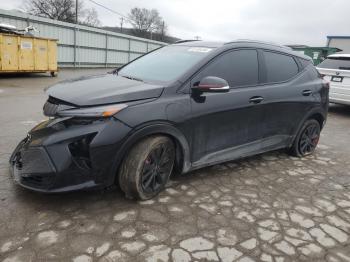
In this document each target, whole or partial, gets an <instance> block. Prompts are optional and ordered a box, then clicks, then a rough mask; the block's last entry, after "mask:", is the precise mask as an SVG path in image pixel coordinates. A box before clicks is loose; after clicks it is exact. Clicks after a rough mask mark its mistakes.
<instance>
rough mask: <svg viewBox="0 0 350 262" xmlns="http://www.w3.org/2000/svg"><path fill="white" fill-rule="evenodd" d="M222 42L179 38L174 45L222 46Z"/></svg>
mask: <svg viewBox="0 0 350 262" xmlns="http://www.w3.org/2000/svg"><path fill="white" fill-rule="evenodd" d="M224 44H225V43H224V42H210V41H201V40H181V41H179V42H178V43H174V45H184V46H195V47H212V48H215V47H220V46H223V45H224Z"/></svg>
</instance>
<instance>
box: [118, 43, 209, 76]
mask: <svg viewBox="0 0 350 262" xmlns="http://www.w3.org/2000/svg"><path fill="white" fill-rule="evenodd" d="M212 50H213V48H207V47H190V46H176V45H175V46H167V47H163V48H160V49H158V50H156V51H154V52H151V53H149V54H147V55H145V56H143V57H140V58H139V59H137V60H135V61H134V62H131V63H130V64H128V65H126V66H124V67H123V68H121V69H120V70H119V71H118V75H121V76H127V77H130V78H135V79H140V80H143V81H156V82H170V81H173V80H176V79H177V78H178V77H180V76H181V75H182V74H184V73H185V72H186V71H187V70H189V69H190V68H191V67H192V66H194V65H195V64H196V63H198V62H199V61H200V60H201V59H203V58H204V57H206V56H207V55H208V54H209V53H210V52H211V51H212Z"/></svg>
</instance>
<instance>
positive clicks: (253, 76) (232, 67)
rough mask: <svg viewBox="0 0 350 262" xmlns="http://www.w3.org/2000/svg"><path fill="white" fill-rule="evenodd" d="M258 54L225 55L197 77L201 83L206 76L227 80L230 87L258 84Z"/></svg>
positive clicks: (238, 53)
mask: <svg viewBox="0 0 350 262" xmlns="http://www.w3.org/2000/svg"><path fill="white" fill-rule="evenodd" d="M258 72H259V70H258V54H257V51H256V50H236V51H231V52H229V53H225V54H223V55H221V56H220V57H218V58H216V59H215V60H214V61H213V62H211V63H210V64H209V65H207V66H206V67H205V68H204V69H203V70H202V71H201V72H200V73H199V75H198V76H197V78H196V79H198V80H197V81H199V80H200V79H202V78H203V77H206V76H216V77H220V78H223V79H225V80H226V81H227V82H228V83H229V85H230V87H239V86H250V85H256V84H258V80H259V79H258V78H259V76H258V75H259V73H258Z"/></svg>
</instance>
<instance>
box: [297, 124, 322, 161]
mask: <svg viewBox="0 0 350 262" xmlns="http://www.w3.org/2000/svg"><path fill="white" fill-rule="evenodd" d="M319 138H320V128H319V126H318V125H317V124H310V125H308V126H307V127H306V128H305V129H304V131H303V133H302V134H301V137H300V140H299V152H300V153H301V154H302V155H309V154H311V153H312V152H313V151H314V150H315V148H316V146H317V144H318V140H319Z"/></svg>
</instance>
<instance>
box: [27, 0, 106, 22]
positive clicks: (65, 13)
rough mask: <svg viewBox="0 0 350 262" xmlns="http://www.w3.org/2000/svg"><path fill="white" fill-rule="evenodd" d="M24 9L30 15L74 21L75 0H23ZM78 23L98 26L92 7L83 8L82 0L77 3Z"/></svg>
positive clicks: (95, 13)
mask: <svg viewBox="0 0 350 262" xmlns="http://www.w3.org/2000/svg"><path fill="white" fill-rule="evenodd" d="M24 9H25V11H27V12H28V13H30V14H32V15H37V16H42V17H47V18H50V19H54V20H59V21H63V22H68V23H75V22H76V10H75V0H25V5H24ZM78 18H79V21H78V23H81V24H85V25H90V26H99V25H100V21H99V20H98V15H97V12H96V10H95V9H94V8H91V9H85V8H84V6H83V2H82V1H80V2H79V4H78Z"/></svg>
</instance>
